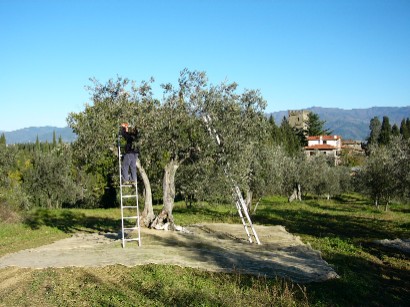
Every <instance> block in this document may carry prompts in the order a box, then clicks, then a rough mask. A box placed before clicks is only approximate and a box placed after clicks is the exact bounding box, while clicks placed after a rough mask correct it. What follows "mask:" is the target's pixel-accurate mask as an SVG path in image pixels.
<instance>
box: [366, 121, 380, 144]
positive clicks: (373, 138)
mask: <svg viewBox="0 0 410 307" xmlns="http://www.w3.org/2000/svg"><path fill="white" fill-rule="evenodd" d="M369 129H370V135H369V137H368V138H367V143H368V144H377V142H378V139H379V135H380V130H381V123H380V120H379V118H378V117H377V116H375V117H373V118H372V119H371V120H370V125H369Z"/></svg>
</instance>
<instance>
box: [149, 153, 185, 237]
mask: <svg viewBox="0 0 410 307" xmlns="http://www.w3.org/2000/svg"><path fill="white" fill-rule="evenodd" d="M179 165H180V162H179V161H178V160H171V161H170V162H168V164H167V165H166V166H165V168H164V171H165V172H164V179H163V182H162V188H163V202H164V207H163V208H162V211H161V213H160V214H159V215H158V216H157V217H156V218H155V220H154V222H153V223H152V225H151V227H153V228H157V229H163V228H165V227H167V226H165V225H168V228H167V229H171V230H174V229H175V224H174V217H173V216H172V209H173V208H174V198H175V174H176V172H177V169H178V167H179Z"/></svg>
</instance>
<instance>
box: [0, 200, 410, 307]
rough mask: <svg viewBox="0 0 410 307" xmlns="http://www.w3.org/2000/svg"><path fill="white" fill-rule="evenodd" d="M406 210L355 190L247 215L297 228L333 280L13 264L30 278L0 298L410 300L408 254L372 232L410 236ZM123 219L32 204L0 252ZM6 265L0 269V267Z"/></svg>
mask: <svg viewBox="0 0 410 307" xmlns="http://www.w3.org/2000/svg"><path fill="white" fill-rule="evenodd" d="M155 209H156V210H160V207H159V206H158V207H155ZM409 213H410V210H409V205H408V204H407V205H401V204H392V205H391V206H390V211H388V212H384V211H381V210H377V209H376V208H375V207H374V206H371V205H370V204H369V203H368V201H367V200H366V199H364V198H362V197H360V196H359V195H345V196H343V197H339V198H338V199H337V200H335V201H332V200H331V201H327V200H317V199H307V200H306V201H303V202H294V203H291V204H289V203H288V202H287V200H286V199H285V198H281V197H267V198H264V199H263V200H262V201H261V203H260V204H259V206H258V209H257V211H256V214H254V215H253V216H252V220H253V222H254V223H256V224H263V225H283V226H285V228H286V229H287V230H288V231H289V232H291V233H293V234H295V235H298V236H300V237H301V239H302V240H303V241H304V242H305V243H309V244H311V245H312V247H313V248H315V249H317V250H320V251H321V252H322V257H323V258H324V259H325V260H326V261H327V262H328V263H329V264H330V265H331V266H332V267H333V268H334V269H335V270H336V272H337V273H338V274H339V276H340V278H339V279H336V280H331V281H327V282H321V283H313V284H307V285H304V286H302V285H297V284H293V283H290V282H286V281H284V280H281V279H263V278H256V277H249V276H246V275H240V274H223V273H210V272H202V271H199V270H195V269H189V268H180V267H177V266H161V265H148V266H137V267H132V268H127V267H123V266H109V267H105V268H98V269H97V268H89V269H88V268H87V269H81V268H75V269H74V268H64V269H45V270H29V269H19V274H21V275H22V276H26V278H24V280H22V281H21V282H20V283H19V284H20V286H15V288H13V287H9V288H8V289H7V294H5V293H0V297H3V299H0V305H7V306H12V305H33V304H34V305H44V306H56V305H61V306H71V305H93V306H102V305H103V306H132V305H135V304H136V302H138V303H139V305H153V306H169V305H176V306H217V305H219V306H232V305H235V306H244V305H252V306H257V305H258V304H259V305H260V306H267V305H268V306H269V305H271V306H292V305H293V306H300V305H307V304H308V305H313V306H357V305H359V306H406V305H407V304H408V302H409V301H410V261H409V255H408V254H405V253H403V252H400V251H397V250H393V249H389V248H385V247H382V246H380V245H378V244H376V243H375V242H374V241H375V240H380V239H396V238H410V227H409V226H410V216H409ZM174 217H175V221H176V222H177V224H179V225H189V224H194V223H201V222H229V223H240V221H239V218H238V216H237V212H236V210H235V207H234V206H233V205H226V206H224V205H207V204H198V205H194V206H193V207H192V208H186V207H185V205H184V204H183V203H177V204H176V205H175V208H174ZM119 225H120V219H119V210H118V209H107V210H52V211H47V210H38V211H32V212H30V213H29V215H28V217H27V219H26V222H25V223H16V224H1V223H0V242H1V243H0V247H1V249H0V255H4V254H5V253H10V252H13V251H17V250H20V249H24V248H27V247H34V246H38V245H42V244H45V243H48V242H51V241H53V240H56V239H58V238H61V237H66V236H69V235H70V234H72V233H74V232H77V231H89V232H98V231H110V232H116V231H118V230H119ZM262 243H263V242H262ZM10 270H12V269H10V268H9V269H2V270H0V276H1V275H3V274H4V275H5V276H6V275H7V274H8V272H10ZM0 284H1V278H0ZM79 302H81V303H79ZM137 305H138V304H137Z"/></svg>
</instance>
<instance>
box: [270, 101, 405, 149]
mask: <svg viewBox="0 0 410 307" xmlns="http://www.w3.org/2000/svg"><path fill="white" fill-rule="evenodd" d="M306 110H308V111H311V112H314V113H316V114H318V115H319V117H320V119H321V120H324V121H326V123H325V127H326V128H328V129H330V130H332V131H333V134H337V135H340V136H342V138H343V139H352V140H358V141H364V140H365V139H366V138H367V137H368V135H369V133H370V130H369V124H370V120H371V119H372V118H373V117H375V116H377V117H378V118H379V119H380V121H382V119H383V116H387V117H389V121H390V124H391V125H393V124H395V123H396V124H397V125H398V126H399V127H400V123H401V121H402V119H403V118H407V117H410V106H408V107H373V108H368V109H351V110H345V109H340V108H321V107H311V108H308V109H306ZM271 114H272V116H273V118H274V119H275V122H276V124H277V125H280V123H281V121H282V119H283V117H284V116H285V117H286V118H287V116H288V111H280V112H273V113H271Z"/></svg>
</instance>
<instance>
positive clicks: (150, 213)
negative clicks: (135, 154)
mask: <svg viewBox="0 0 410 307" xmlns="http://www.w3.org/2000/svg"><path fill="white" fill-rule="evenodd" d="M137 169H138V171H139V172H140V175H141V178H142V182H143V184H144V189H145V193H144V194H145V195H144V196H145V197H144V210H143V211H142V214H141V222H142V223H143V225H145V227H149V226H150V225H151V223H152V221H153V220H154V218H155V214H154V209H153V207H152V191H151V183H150V181H149V178H148V175H147V173H146V172H145V169H144V168H143V167H142V165H141V161H140V160H139V159H137Z"/></svg>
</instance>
